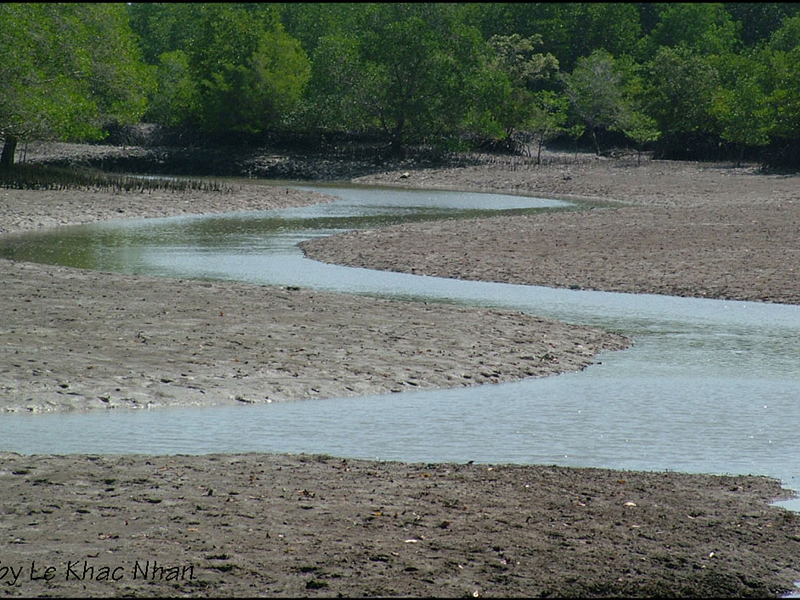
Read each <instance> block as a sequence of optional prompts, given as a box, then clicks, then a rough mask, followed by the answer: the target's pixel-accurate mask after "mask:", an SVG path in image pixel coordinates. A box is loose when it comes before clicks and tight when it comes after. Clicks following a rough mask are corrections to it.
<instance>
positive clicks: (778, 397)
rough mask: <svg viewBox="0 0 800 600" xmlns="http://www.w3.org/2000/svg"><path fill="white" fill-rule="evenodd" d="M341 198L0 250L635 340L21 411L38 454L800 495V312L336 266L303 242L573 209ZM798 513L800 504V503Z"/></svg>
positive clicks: (532, 203) (474, 200) (396, 195)
mask: <svg viewBox="0 0 800 600" xmlns="http://www.w3.org/2000/svg"><path fill="white" fill-rule="evenodd" d="M296 187H303V188H305V189H317V190H319V191H323V192H326V193H331V194H335V195H337V196H339V197H341V198H342V200H341V201H338V202H333V203H330V204H320V205H316V206H311V207H307V208H296V209H282V210H273V211H264V212H251V213H229V214H226V215H220V216H207V217H176V218H167V219H146V220H145V219H141V220H122V221H113V222H107V223H99V224H94V225H88V226H80V227H69V228H58V229H54V230H51V231H48V232H39V233H35V234H26V235H24V236H23V235H14V236H5V237H4V238H0V256H6V257H13V258H15V259H18V260H32V261H37V262H46V263H54V264H66V265H73V266H78V267H87V268H96V269H104V270H114V271H121V272H127V273H147V274H155V275H163V276H169V277H176V278H211V279H233V280H241V281H247V282H253V283H268V284H276V285H293V286H303V287H312V288H317V289H324V290H333V291H341V292H348V293H357V294H370V295H380V296H387V297H395V298H407V299H416V300H426V301H443V302H453V303H458V304H466V305H478V306H491V307H498V308H504V309H513V310H519V311H524V312H526V313H531V314H534V315H537V316H542V317H546V318H553V319H559V320H562V321H566V322H569V323H577V324H586V325H594V326H599V327H603V328H606V329H610V330H613V331H617V332H620V333H623V334H625V335H628V336H630V337H632V338H633V339H634V341H635V344H634V346H633V347H632V348H630V349H628V350H625V351H622V352H614V353H605V354H603V355H601V356H600V357H599V360H600V361H601V364H596V365H593V366H591V367H590V368H588V369H586V370H585V371H582V372H579V373H570V374H564V375H559V376H554V377H548V378H544V379H528V380H523V381H519V382H514V383H507V384H498V385H484V386H478V387H472V388H458V389H449V390H436V391H419V392H406V393H402V394H389V395H382V396H372V397H356V398H338V399H324V400H302V401H293V402H280V403H274V404H266V405H243V406H226V407H212V408H174V409H158V410H152V411H108V412H106V411H90V412H88V413H69V414H63V413H62V414H35V415H31V414H24V415H3V416H2V418H0V440H2V442H0V450H7V451H16V452H21V453H56V454H65V453H83V452H87V453H149V454H163V453H188V454H203V453H211V452H249V451H259V452H289V453H299V452H306V453H327V454H331V455H335V456H343V457H352V458H368V459H379V460H402V461H413V462H417V461H421V462H440V461H454V462H466V461H469V460H474V461H476V462H491V463H504V462H511V463H522V464H533V463H536V464H559V465H565V466H590V467H605V468H614V469H636V470H674V471H685V472H708V473H729V474H759V475H770V476H773V477H777V478H779V479H781V480H782V481H783V482H784V484H785V485H786V486H787V487H790V488H792V489H800V306H792V305H779V304H763V303H754V302H738V301H722V300H707V299H692V298H676V297H668V296H656V295H641V294H620V293H608V292H592V291H585V290H562V289H552V288H545V287H537V286H523V285H508V284H498V283H485V282H470V281H458V280H452V279H443V278H437V277H424V276H416V275H407V274H399V273H388V272H379V271H371V270H366V269H356V268H349V267H340V266H335V265H326V264H323V263H319V262H316V261H312V260H309V259H306V258H304V257H303V255H302V252H301V251H300V250H299V249H298V248H297V246H296V244H297V243H298V242H300V241H302V240H305V239H309V238H312V237H315V236H323V235H331V234H332V233H336V232H340V231H345V230H349V229H354V228H362V227H375V226H378V225H383V224H388V223H394V222H401V221H406V220H420V219H434V218H442V217H463V216H479V215H483V214H491V213H493V212H495V211H498V210H502V211H512V212H528V211H530V210H554V209H555V208H554V207H568V205H567V204H565V203H561V202H558V201H550V200H540V199H534V198H524V197H519V196H509V195H495V194H465V193H461V192H422V191H409V190H391V189H386V188H377V189H376V188H373V189H370V188H364V187H357V186H338V187H335V188H333V187H329V188H324V187H316V186H315V187H312V186H308V185H305V184H304V185H302V186H301V185H297V186H296ZM784 505H785V506H787V507H790V508H793V509H798V508H800V501H792V502H788V503H784Z"/></svg>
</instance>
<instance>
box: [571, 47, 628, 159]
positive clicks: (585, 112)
mask: <svg viewBox="0 0 800 600" xmlns="http://www.w3.org/2000/svg"><path fill="white" fill-rule="evenodd" d="M563 81H564V86H565V93H566V95H567V98H569V101H570V105H571V107H572V110H573V111H574V112H575V114H576V115H577V117H578V118H579V119H580V121H581V122H582V123H583V124H584V125H585V126H586V128H587V129H588V131H589V133H590V134H591V136H592V141H593V142H594V146H595V151H596V152H597V153H598V154H600V144H599V141H598V137H597V134H598V133H599V132H600V131H603V130H609V131H619V130H621V129H622V128H623V127H624V126H625V124H626V123H627V121H628V119H629V117H630V112H631V101H630V99H629V98H628V97H627V95H626V90H625V85H624V74H623V72H622V69H621V68H620V64H619V63H618V62H617V61H616V60H615V59H614V57H613V56H611V55H610V54H609V53H608V52H606V51H604V50H597V51H595V52H593V53H592V54H591V55H590V56H588V57H586V58H581V59H580V60H578V64H577V66H576V67H575V69H574V70H573V71H572V73H569V74H566V75H564V76H563Z"/></svg>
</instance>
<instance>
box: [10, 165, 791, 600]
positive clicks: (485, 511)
mask: <svg viewBox="0 0 800 600" xmlns="http://www.w3.org/2000/svg"><path fill="white" fill-rule="evenodd" d="M360 180H362V181H368V182H372V183H389V184H393V185H395V184H398V183H399V184H404V185H419V186H430V187H437V186H440V187H448V188H458V189H472V190H478V191H480V190H494V191H506V192H518V193H530V192H535V193H536V194H538V195H546V196H550V197H578V196H580V199H581V200H582V201H585V202H588V203H591V204H592V205H593V206H595V208H593V209H591V210H586V211H581V212H574V213H573V212H570V213H549V214H543V215H536V216H534V217H525V218H524V219H519V222H517V220H518V217H514V218H513V219H512V220H509V219H506V218H503V217H500V218H496V219H486V220H479V221H463V222H462V221H452V222H443V223H430V224H426V225H425V226H402V227H400V228H389V229H387V230H380V231H373V232H364V233H359V234H345V235H344V236H340V237H338V238H332V239H328V240H321V241H320V242H318V243H317V242H314V243H313V244H308V245H306V251H307V252H308V253H309V254H311V255H312V256H314V257H315V258H324V259H325V260H335V261H342V262H351V261H352V260H354V259H351V258H348V256H351V255H353V256H355V255H358V254H361V255H364V254H367V253H374V256H375V259H374V261H373V263H372V264H370V265H366V264H365V265H364V266H372V267H375V268H391V269H395V270H414V271H415V272H430V273H431V274H447V275H446V276H452V277H467V278H469V277H471V278H484V279H492V280H495V281H498V280H499V281H504V280H509V281H510V280H512V278H513V277H518V278H519V281H517V282H523V283H539V284H544V285H573V286H574V285H577V286H581V287H592V288H595V289H616V288H613V287H612V283H611V282H612V281H622V282H623V283H624V285H633V287H631V288H629V289H625V290H624V291H656V292H657V293H682V294H684V295H704V294H705V295H707V296H716V297H739V296H741V297H748V298H753V299H761V300H767V301H783V302H796V298H797V297H798V296H797V287H796V286H797V282H796V281H794V283H792V282H793V280H792V278H791V276H789V275H787V274H786V273H785V271H786V270H787V269H790V268H795V266H794V265H795V264H796V261H794V263H792V261H791V258H792V257H793V256H794V257H795V258H796V253H797V240H798V236H797V235H796V234H797V224H798V219H797V215H798V212H797V211H798V208H797V203H798V196H799V194H798V191H800V186H798V182H800V180H798V179H797V178H794V177H782V176H767V175H761V174H759V173H757V172H756V171H754V170H752V169H742V170H732V169H727V168H725V167H722V166H717V167H709V166H701V165H693V164H688V163H681V164H673V163H661V162H658V161H654V162H646V163H644V164H643V165H642V166H637V165H635V164H634V163H632V162H630V161H628V162H624V161H607V160H590V159H587V160H584V161H581V162H577V161H576V162H569V161H568V160H566V159H565V160H555V159H554V160H552V161H551V162H549V163H548V164H545V165H538V166H535V167H534V166H533V165H530V164H527V163H524V164H523V163H520V162H519V161H515V160H513V159H496V158H492V159H490V160H489V159H487V160H485V161H483V162H481V163H479V164H476V165H473V166H469V167H462V168H458V169H438V170H431V169H426V170H411V171H403V172H396V171H394V172H387V173H376V174H372V175H369V176H367V177H363V178H360ZM324 200H325V198H320V197H318V196H316V195H313V194H306V193H301V192H292V191H287V190H286V189H282V188H280V187H276V188H268V187H264V186H258V187H253V188H251V187H248V186H243V187H242V189H241V190H238V191H235V192H226V193H221V194H219V193H211V192H206V193H196V192H192V193H163V194H159V193H154V194H152V195H147V194H144V195H142V194H139V195H135V194H108V193H104V192H97V193H92V194H87V193H78V192H68V191H63V192H42V191H12V190H2V191H0V209H2V210H1V213H2V216H1V217H0V231H3V232H12V231H20V230H25V229H31V228H36V227H39V226H51V225H58V224H67V223H77V222H87V221H92V220H97V219H108V218H120V217H124V216H129V217H142V216H166V215H168V214H185V213H203V212H223V211H228V210H245V209H263V208H271V207H279V206H291V205H300V204H303V203H312V202H317V201H324ZM612 201H613V203H614V205H613V206H611V202H612ZM751 207H752V210H751ZM120 211H124V212H120ZM704 211H705V212H704ZM775 214H778V215H779V216H780V218H774V219H773V218H772V217H773V216H774V215H775ZM737 215H738V216H737ZM672 219H677V220H675V221H671V220H672ZM748 219H750V220H749V221H748ZM752 221H756V226H754V227H749V228H745V229H747V231H744V230H743V231H742V232H740V233H741V234H742V235H743V236H745V237H739V238H724V236H722V232H726V231H727V232H729V233H730V232H731V231H732V229H735V228H736V227H738V226H742V225H746V224H747V223H748V222H749V223H750V224H751V225H752ZM670 223H672V224H673V225H674V227H672V229H670V228H669V227H668V225H669V224H670ZM731 223H733V225H731ZM681 224H685V226H682V225H681ZM689 224H692V225H694V227H689V226H688V225H689ZM762 224H763V226H765V227H767V229H768V231H764V230H761V229H759V227H761V226H762ZM448 228H450V229H448ZM514 228H518V229H520V230H521V231H519V232H517V231H516V230H515V229H514ZM739 228H740V229H741V227H739ZM659 231H662V232H664V233H663V237H662V238H661V239H662V240H663V242H664V244H665V247H664V250H663V252H665V253H670V252H678V251H681V252H685V259H686V261H688V262H687V263H686V266H685V267H684V271H683V274H684V275H685V278H681V277H677V276H676V277H675V280H674V282H672V281H670V280H669V278H665V277H663V276H658V271H656V270H654V269H653V268H650V271H651V276H650V278H649V279H648V276H647V274H646V272H645V271H647V269H645V268H643V267H642V265H641V263H637V262H636V261H635V260H629V261H627V262H628V263H630V264H629V265H626V264H620V262H625V261H621V260H619V258H620V257H621V256H628V257H631V259H633V258H634V257H636V256H637V255H638V256H644V257H648V256H649V257H650V259H651V260H653V259H654V258H655V257H656V255H657V254H659V253H660V252H656V251H654V250H653V249H652V248H651V246H652V245H653V238H652V237H651V236H653V235H656V236H657V235H658V233H657V232H659ZM670 231H672V233H671V234H670V233H669V232H670ZM709 231H718V232H719V233H718V234H717V235H716V236H715V237H714V236H712V237H711V238H708V235H707V234H708V232H709ZM758 232H760V233H758ZM793 232H794V234H793ZM511 233H515V234H516V236H517V237H516V239H517V244H519V243H520V242H522V241H523V240H524V243H525V244H526V245H525V246H524V247H520V248H517V249H509V248H507V247H505V246H502V244H504V243H510V242H508V240H509V238H513V237H514V236H511V235H510V234H511ZM448 235H456V236H457V237H458V243H459V245H460V246H461V247H462V248H463V250H462V255H463V254H466V255H467V257H466V258H468V260H466V261H461V262H458V261H457V260H456V257H453V256H450V257H449V258H447V257H448V256H449V254H448V253H449V252H450V250H449V249H448V248H447V246H446V245H445V242H446V240H445V238H447V237H448ZM491 235H494V236H495V238H494V241H493V242H492V243H487V241H486V236H491ZM413 236H418V237H417V238H416V239H417V247H420V246H424V247H426V248H427V249H428V250H430V249H431V248H436V249H437V251H436V252H430V254H429V255H425V256H421V257H420V256H415V255H414V254H413V253H408V252H407V251H408V250H409V248H408V247H407V246H406V244H408V243H410V242H409V241H408V240H410V239H412V238H413ZM419 236H430V237H425V238H424V239H426V242H425V244H419V239H421V238H420V237H419ZM526 236H534V237H533V240H534V241H535V242H536V243H532V242H531V241H530V240H528V239H526ZM535 236H539V237H535ZM674 236H684V237H683V238H680V239H681V243H680V244H677V243H674V241H673V240H674V239H677V238H675V237H674ZM559 238H560V239H559ZM684 238H685V239H684ZM386 240H389V241H388V242H387V241H386ZM512 241H513V240H512ZM440 242H441V243H442V244H443V245H442V246H441V251H439V248H440V247H439V246H437V245H436V244H438V243H440ZM561 242H563V243H561ZM610 242H613V243H610ZM723 242H725V243H723ZM727 242H730V243H729V244H727ZM756 242H757V243H758V244H759V245H758V248H764V250H763V251H759V252H753V253H752V254H755V255H757V256H759V257H761V258H757V259H755V260H758V261H764V263H763V264H769V265H770V266H769V267H764V268H771V269H772V271H771V272H772V273H774V274H775V275H774V277H768V276H765V275H764V270H763V268H762V267H760V266H759V267H758V268H755V267H754V268H753V269H740V271H744V272H736V273H733V272H732V268H731V264H732V263H731V262H730V261H731V260H734V258H735V259H736V260H739V258H736V257H738V256H739V253H740V251H741V248H740V246H742V245H743V246H746V247H748V248H749V247H750V246H749V244H751V243H752V244H753V247H755V245H756ZM392 244H394V246H393V247H394V251H393V252H392V251H391V248H390V246H391V245H392ZM548 244H549V253H550V254H551V255H552V262H551V263H550V266H549V267H546V268H545V267H544V266H543V267H541V268H539V267H538V266H537V267H536V268H532V267H531V264H534V265H539V263H542V264H545V263H546V261H544V260H543V258H542V257H541V256H540V255H538V258H537V255H536V254H535V253H536V252H539V251H541V248H542V247H543V246H547V245H548ZM592 244H596V245H597V248H595V251H596V252H601V253H605V252H607V251H609V250H608V248H606V246H608V245H610V246H611V250H610V251H611V252H623V250H624V254H622V255H620V254H617V255H615V254H611V255H607V258H606V259H605V260H599V262H597V263H596V264H595V263H592V266H591V267H588V266H586V264H585V261H586V260H588V259H589V258H590V257H589V255H590V254H592V255H593V252H592V251H591V248H592ZM686 244H694V246H691V245H690V246H689V247H688V249H687V247H685V245H686ZM672 245H674V246H682V247H681V248H676V249H671V246H672ZM721 245H722V246H725V247H726V248H728V250H726V251H725V252H723V253H722V254H723V255H724V256H727V257H728V258H725V259H723V260H721V261H712V260H711V257H713V256H715V255H716V254H715V252H714V250H715V249H717V248H719V247H720V246H721ZM498 246H500V247H499V248H498V249H497V253H498V254H499V253H500V252H501V251H503V249H504V254H505V256H504V258H505V260H504V261H498V259H497V257H495V256H493V254H494V253H493V251H492V248H493V247H498ZM384 248H389V249H388V250H386V251H385V252H384V250H383V249H384ZM693 248H694V250H693ZM770 250H771V252H770ZM382 252H383V254H382ZM697 252H706V254H701V255H700V257H699V258H698V257H697V254H696V253H697ZM348 253H349V254H348ZM530 253H534V254H530ZM637 253H638V254H637ZM787 253H788V258H786V259H784V258H781V257H783V256H785V255H787ZM392 254H393V256H394V258H391V259H390V258H388V257H389V256H390V255H392ZM484 255H485V256H484ZM400 256H402V257H403V260H402V261H400V260H399V257H400ZM442 256H444V257H445V258H442ZM673 256H674V255H673ZM770 257H771V258H772V259H774V260H772V262H770V261H769V259H770ZM458 258H459V259H462V258H464V256H461V257H458ZM751 258H752V257H751ZM406 259H407V260H406ZM783 260H786V261H787V262H781V261H783ZM380 261H384V262H383V263H381V262H380ZM493 261H494V262H493ZM500 262H502V265H500ZM351 264H352V262H351ZM747 264H752V265H755V264H758V265H761V264H762V263H761V262H758V263H747ZM442 265H445V267H446V268H445V267H442ZM637 265H638V266H637ZM499 266H502V267H503V268H504V269H506V272H505V273H504V274H502V275H500V276H497V275H493V273H496V272H497V269H498V268H499ZM700 266H702V267H703V268H704V269H706V275H704V276H703V277H702V278H699V279H694V278H693V277H694V275H693V274H692V271H693V269H695V268H696V267H697V268H699V267H700ZM438 268H442V269H443V270H442V271H440V272H436V269H438ZM571 269H574V271H573V270H571ZM626 269H627V271H626ZM0 272H2V278H3V283H4V285H3V289H2V291H0V295H2V296H1V297H2V306H3V310H2V312H1V313H0V331H2V332H3V344H2V348H0V396H2V403H3V404H2V408H3V409H4V410H33V411H36V410H68V409H89V408H96V409H101V408H106V409H107V408H110V407H117V409H127V408H128V407H137V406H148V405H150V406H151V407H157V406H159V405H169V404H180V403H185V404H211V403H225V402H230V403H242V402H244V403H254V402H266V401H272V400H275V401H278V400H281V399H289V398H312V397H313V398H325V397H332V396H341V395H346V394H366V393H377V392H380V391H386V392H388V391H402V390H404V389H417V388H419V387H425V386H453V385H474V384H476V383H491V382H493V381H505V380H510V379H514V378H519V377H525V376H540V375H547V374H553V373H556V372H560V371H563V370H573V369H579V368H584V367H586V366H588V365H590V364H591V362H592V361H593V359H594V356H595V354H596V353H597V352H598V351H600V350H610V349H621V348H624V347H625V346H626V345H627V344H629V343H630V340H626V339H624V338H621V337H620V336H617V335H615V334H611V333H607V332H602V331H598V330H595V329H591V328H583V327H574V326H566V325H563V324H559V323H553V322H548V321H542V320H540V319H537V318H536V317H535V316H530V315H521V314H517V313H509V312H503V311H492V310H482V309H465V308H458V307H449V306H442V305H430V304H428V305H417V304H412V303H399V302H390V301H381V300H375V299H364V298H352V297H349V296H346V295H340V294H328V293H320V292H316V291H311V290H296V289H281V288H272V287H268V286H251V285H246V284H233V283H227V282H217V283H198V282H191V281H171V280H164V279H160V278H148V277H138V276H136V277H134V276H125V275H119V274H112V273H95V272H87V271H81V270H76V269H67V268H62V267H51V266H45V265H32V264H24V263H19V262H13V261H7V260H2V261H0ZM542 272H544V273H545V274H547V273H549V276H550V278H548V277H543V278H542V279H541V280H537V281H533V280H531V278H532V277H533V275H532V274H533V273H536V274H539V275H540V274H541V273H542ZM590 275H591V278H590V277H589V276H590ZM557 276H559V277H562V279H557V278H556V277H557ZM506 277H508V279H506ZM637 277H638V279H636V278H637ZM630 278H634V279H636V281H638V283H635V284H630V283H629V281H628V280H629V279H630ZM781 278H783V279H781ZM679 279H680V280H681V281H683V283H680V282H679V281H678V280H679ZM775 279H777V280H778V281H779V282H782V283H781V284H780V285H779V284H778V283H774V282H773V280H775ZM701 281H702V282H704V285H703V287H699V284H700V283H701ZM719 281H725V287H724V288H723V287H721V285H720V284H718V283H716V282H719ZM643 282H644V283H643ZM620 285H623V284H620ZM677 285H681V286H683V287H682V288H680V289H679V288H676V287H672V286H677ZM793 285H794V287H792V286H793ZM648 286H649V287H648ZM659 286H660V287H659ZM623 287H624V286H623ZM658 290H661V291H660V292H659V291H658ZM676 290H677V291H676ZM728 295H730V296H728ZM421 328H422V329H421ZM420 330H423V331H424V332H425V335H419V331H420ZM269 336H272V337H269ZM531 357H534V358H535V357H539V358H538V359H537V360H531ZM465 375H467V377H465ZM0 418H2V417H0ZM0 450H2V448H0ZM0 481H1V482H2V485H0V506H2V508H1V509H0V511H2V518H0V529H2V535H3V544H2V547H0V548H1V549H0V589H2V590H3V594H4V595H8V596H46V595H59V596H83V597H96V596H119V595H140V596H141V595H144V596H178V595H191V596H219V595H228V596H248V597H249V596H253V595H255V596H259V595H264V596H267V595H269V596H446V597H463V596H471V597H479V596H515V597H529V596H538V595H550V596H577V597H589V596H593V597H608V596H683V597H687V596H689V597H700V596H705V597H720V596H722V597H763V596H773V597H776V596H778V595H780V594H782V593H785V592H787V591H789V590H791V589H793V587H794V584H793V582H794V581H796V580H800V567H799V566H798V562H797V560H796V558H795V557H797V556H800V517H798V515H797V514H796V513H793V512H790V511H787V510H784V509H781V508H777V507H774V506H770V505H769V502H770V501H771V500H774V499H777V498H785V497H787V495H788V492H787V491H786V490H782V489H781V487H780V485H779V482H777V481H775V480H773V479H770V478H766V477H760V476H757V474H754V476H735V477H732V476H723V475H710V474H709V475H688V474H680V473H671V472H670V473H638V472H625V471H606V470H601V469H574V468H563V467H555V466H517V465H485V464H480V465H479V464H465V465H458V464H435V465H422V464H404V463H396V462H376V461H362V460H351V459H348V458H343V457H329V456H305V455H299V456H285V455H264V454H241V455H200V456H141V455H132V456H85V455H69V456H20V455H16V454H11V453H5V454H2V455H0ZM15 574H16V575H15Z"/></svg>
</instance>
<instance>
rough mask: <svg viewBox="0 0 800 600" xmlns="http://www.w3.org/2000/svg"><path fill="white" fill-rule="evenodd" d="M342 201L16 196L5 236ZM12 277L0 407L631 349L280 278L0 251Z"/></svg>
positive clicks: (216, 400)
mask: <svg viewBox="0 0 800 600" xmlns="http://www.w3.org/2000/svg"><path fill="white" fill-rule="evenodd" d="M330 199H331V197H330V196H325V195H320V194H316V193H308V192H301V191H298V190H294V189H289V188H284V187H273V186H264V185H242V186H240V187H239V188H238V189H236V190H234V191H231V192H226V193H220V192H203V193H198V192H160V193H159V192H154V193H144V194H142V193H122V194H113V193H106V192H89V193H87V192H76V191H57V192H50V191H17V190H3V191H0V206H2V207H3V212H2V214H1V215H0V231H6V232H8V231H9V230H14V231H19V230H25V229H33V228H39V227H44V226H53V225H57V224H58V225H61V224H68V223H85V222H90V221H94V220H101V219H107V218H110V217H111V218H120V217H127V218H130V217H149V216H167V215H176V214H199V213H219V212H226V211H232V210H264V209H268V208H276V207H284V206H299V205H303V204H310V203H314V202H317V201H320V200H322V201H326V200H330ZM0 277H2V279H3V284H4V285H3V288H2V290H0V300H2V304H3V306H4V308H5V310H4V311H3V312H1V313H0V331H3V332H4V333H5V334H6V343H5V344H4V345H3V346H2V347H0V412H2V411H12V412H17V411H58V410H71V409H97V408H102V409H107V408H141V407H151V408H152V407H158V406H174V405H194V406H206V405H211V404H230V403H233V404H235V403H248V404H252V403H263V402H273V401H280V400H287V399H305V398H326V397H341V396H351V395H372V394H382V393H389V392H400V391H403V390H408V389H423V388H431V387H440V388H441V387H460V386H472V385H476V384H483V383H498V382H502V381H512V380H516V379H520V378H524V377H541V376H545V375H551V374H556V373H561V372H566V371H573V370H580V369H583V368H585V367H587V366H589V365H590V364H592V362H594V356H595V355H596V354H597V353H598V352H601V351H606V350H617V349H622V348H624V347H626V346H627V345H628V344H629V343H630V341H629V340H627V339H625V338H623V337H622V336H619V335H615V334H613V333H608V332H602V331H600V330H598V329H595V328H590V327H578V326H572V325H566V324H563V323H558V322H554V321H546V320H543V319H539V318H536V317H535V316H531V315H522V314H518V313H514V312H509V311H497V310H486V309H480V308H465V307H455V306H450V305H445V304H430V303H428V304H420V303H410V302H406V303H403V302H399V301H390V300H382V299H368V298H362V297H356V296H350V295H345V294H334V293H325V292H319V291H313V290H294V289H291V290H290V289H281V288H279V287H276V286H256V285H250V284H244V283H242V284H239V283H234V282H213V283H197V282H192V281H175V280H171V279H165V278H158V277H140V276H131V275H123V274H118V273H97V272H92V271H84V270H80V269H70V268H64V267H55V266H48V265H41V264H33V263H20V262H13V261H9V260H0ZM265 307H269V309H268V311H267V313H266V314H265V312H264V311H265ZM257 315H264V317H265V318H254V316H257ZM355 315H357V318H354V316H355Z"/></svg>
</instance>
